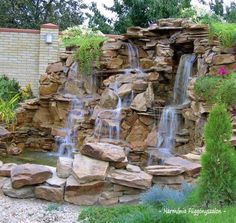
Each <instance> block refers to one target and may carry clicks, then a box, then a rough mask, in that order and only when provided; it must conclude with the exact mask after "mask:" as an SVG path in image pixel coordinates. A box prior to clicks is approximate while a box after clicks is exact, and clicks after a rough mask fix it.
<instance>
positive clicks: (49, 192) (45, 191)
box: [35, 185, 64, 202]
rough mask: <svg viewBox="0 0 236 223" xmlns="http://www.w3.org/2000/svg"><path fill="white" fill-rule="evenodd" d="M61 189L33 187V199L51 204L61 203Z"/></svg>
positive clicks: (41, 186) (62, 191)
mask: <svg viewBox="0 0 236 223" xmlns="http://www.w3.org/2000/svg"><path fill="white" fill-rule="evenodd" d="M63 193H64V189H63V187H52V186H47V185H40V186H37V187H35V197H36V198H40V199H44V200H47V201H52V202H62V201H63Z"/></svg>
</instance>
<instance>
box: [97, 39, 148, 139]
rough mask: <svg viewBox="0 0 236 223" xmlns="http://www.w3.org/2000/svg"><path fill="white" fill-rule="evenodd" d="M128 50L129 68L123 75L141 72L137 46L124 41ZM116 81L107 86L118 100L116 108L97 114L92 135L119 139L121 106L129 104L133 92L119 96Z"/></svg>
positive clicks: (140, 73)
mask: <svg viewBox="0 0 236 223" xmlns="http://www.w3.org/2000/svg"><path fill="white" fill-rule="evenodd" d="M124 44H125V45H126V46H127V50H128V61H129V68H127V69H125V74H124V75H129V74H130V73H131V72H135V73H138V74H139V75H142V74H143V71H142V69H141V68H140V66H139V52H138V48H137V47H136V46H135V45H133V44H132V43H130V42H127V43H124ZM118 87H119V86H118V83H117V82H114V83H111V84H110V85H109V88H110V89H112V90H113V92H114V93H115V94H116V95H117V98H118V101H117V105H116V108H115V109H113V110H111V109H110V110H108V109H106V110H102V111H101V112H99V114H98V115H97V118H96V121H95V129H94V135H95V136H96V137H98V138H108V139H110V140H119V139H120V122H121V111H122V108H124V107H128V106H130V104H131V102H132V101H133V98H134V92H133V91H132V92H131V94H130V95H127V96H126V97H125V98H122V99H121V98H120V97H119V95H118Z"/></svg>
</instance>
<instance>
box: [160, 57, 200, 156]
mask: <svg viewBox="0 0 236 223" xmlns="http://www.w3.org/2000/svg"><path fill="white" fill-rule="evenodd" d="M195 58H196V56H195V55H193V54H184V55H182V56H181V58H180V62H179V66H178V70H177V74H176V79H175V84H174V93H173V99H172V103H171V104H170V105H168V106H166V107H165V108H164V110H163V112H162V115H161V119H160V123H159V128H158V134H157V143H158V144H157V148H158V149H159V153H160V154H161V156H162V157H169V156H172V154H171V150H172V148H173V146H174V140H175V135H176V131H177V130H178V127H179V120H178V108H180V107H181V105H184V104H185V103H186V102H187V87H188V83H189V80H190V78H191V75H192V68H193V64H194V62H195Z"/></svg>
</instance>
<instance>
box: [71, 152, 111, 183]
mask: <svg viewBox="0 0 236 223" xmlns="http://www.w3.org/2000/svg"><path fill="white" fill-rule="evenodd" d="M108 166H109V163H108V162H105V161H100V160H95V159H92V158H89V157H87V156H84V155H81V154H76V155H75V157H74V161H73V167H72V175H73V176H74V178H75V179H76V180H77V181H78V182H79V183H89V182H91V181H96V180H101V181H103V180H105V177H106V173H107V169H108Z"/></svg>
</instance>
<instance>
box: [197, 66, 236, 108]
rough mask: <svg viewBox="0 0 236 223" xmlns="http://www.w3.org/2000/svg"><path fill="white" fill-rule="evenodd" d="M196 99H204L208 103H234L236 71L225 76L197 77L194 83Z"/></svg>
mask: <svg viewBox="0 0 236 223" xmlns="http://www.w3.org/2000/svg"><path fill="white" fill-rule="evenodd" d="M194 93H195V95H196V100H197V101H199V100H204V101H206V102H207V103H208V104H215V103H220V104H225V105H226V106H233V105H236V72H235V71H234V72H232V73H230V74H227V75H226V76H210V75H208V76H203V77H199V78H198V79H197V80H196V82H195V84H194Z"/></svg>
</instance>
